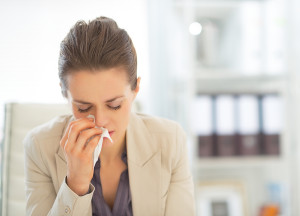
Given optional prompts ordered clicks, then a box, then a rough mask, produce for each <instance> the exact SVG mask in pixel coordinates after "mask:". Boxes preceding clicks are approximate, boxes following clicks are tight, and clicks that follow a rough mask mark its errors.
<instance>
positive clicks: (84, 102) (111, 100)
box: [73, 95, 125, 104]
mask: <svg viewBox="0 0 300 216" xmlns="http://www.w3.org/2000/svg"><path fill="white" fill-rule="evenodd" d="M122 97H125V96H124V95H122V96H117V97H114V98H112V99H109V100H107V101H105V103H110V102H113V101H114V100H117V99H119V98H122ZM73 101H74V102H76V103H81V104H92V103H90V102H86V101H82V100H73Z"/></svg>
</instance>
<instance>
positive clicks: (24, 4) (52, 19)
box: [0, 0, 300, 216]
mask: <svg viewBox="0 0 300 216" xmlns="http://www.w3.org/2000/svg"><path fill="white" fill-rule="evenodd" d="M299 9H300V2H299V1H298V0H163V1H161V0H128V1H121V0H111V1H108V0H100V1H95V0H87V1H80V0H74V1H71V0H64V1H50V0H45V1H38V0H28V1H18V0H10V1H9V0H2V1H0V18H1V20H3V22H2V28H1V34H0V57H1V61H0V62H1V63H0V143H1V149H0V150H1V154H0V155H1V156H0V163H1V171H0V176H1V212H2V213H3V212H5V215H14V212H15V210H16V209H17V208H20V209H21V210H19V211H18V212H22V211H23V209H24V208H25V199H24V197H23V196H22V194H21V195H18V196H17V198H16V199H15V200H10V199H8V195H9V194H10V193H11V192H10V191H9V190H8V189H6V188H3V187H4V186H5V187H8V185H9V184H10V183H11V182H9V181H7V176H8V175H9V173H10V169H14V167H10V166H9V157H7V155H5V154H7V151H13V150H14V149H11V148H10V147H9V146H6V144H7V142H5V140H6V139H7V137H8V136H11V134H10V133H7V130H6V127H7V124H6V123H7V122H5V121H7V119H8V117H7V115H8V112H9V109H10V107H11V105H12V104H26V105H28V104H30V105H37V106H39V105H41V104H42V105H47V104H51V106H52V105H53V104H66V103H67V101H66V100H65V99H64V98H63V97H62V96H61V92H60V87H59V80H58V76H57V59H58V53H59V43H60V41H61V40H62V39H63V38H64V36H65V35H66V33H67V32H68V30H69V29H70V27H71V26H72V25H73V24H74V23H75V22H76V21H78V20H80V19H83V20H91V19H94V18H95V17H98V16H108V17H111V18H113V19H115V20H116V21H117V23H118V24H119V26H120V27H122V28H124V29H125V30H127V32H128V33H129V35H130V36H131V38H132V40H133V43H134V45H135V47H136V50H137V55H138V75H139V76H140V77H141V91H140V93H139V95H138V97H137V100H136V104H135V110H136V111H138V112H143V113H147V114H150V115H156V116H161V117H164V118H169V119H172V120H175V121H177V122H179V123H180V124H181V125H182V126H183V128H184V129H185V131H186V133H187V138H188V139H187V142H188V153H189V159H190V165H191V168H190V169H191V171H192V174H193V179H194V186H195V204H196V212H197V215H200V216H267V215H268V216H273V215H274V216H275V215H280V216H296V215H300V205H298V200H299V199H300V184H299V182H300V181H299V180H300V157H299V156H300V148H299V147H298V146H299V143H300V133H299V131H300V115H299V111H298V110H300V103H299V101H300V88H299V87H300V41H299V38H300V30H299V29H300V28H299V23H300V14H299V13H298V11H299ZM49 106H50V105H49ZM54 106H55V105H54ZM35 112H36V111H35ZM22 115H26V113H22V112H21V114H20V115H18V118H21V120H22ZM39 115H43V114H42V113H40V114H37V116H39ZM21 120H20V119H19V121H21ZM21 122H22V121H21ZM20 157H22V156H20ZM5 160H7V161H5ZM20 161H22V160H20ZM21 166H22V164H21ZM7 167H9V168H10V169H8V168H7ZM4 171H5V172H4ZM20 178H21V177H20ZM3 182H4V183H3ZM20 188H22V185H21V186H20ZM22 192H23V191H21V193H22ZM24 194H25V193H24ZM15 206H17V207H15ZM23 212H24V211H23ZM24 215H25V213H24Z"/></svg>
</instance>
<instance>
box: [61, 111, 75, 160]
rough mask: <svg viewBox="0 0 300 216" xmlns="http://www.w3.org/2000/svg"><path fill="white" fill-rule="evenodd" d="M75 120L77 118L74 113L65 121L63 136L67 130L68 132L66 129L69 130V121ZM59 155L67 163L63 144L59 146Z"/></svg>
mask: <svg viewBox="0 0 300 216" xmlns="http://www.w3.org/2000/svg"><path fill="white" fill-rule="evenodd" d="M74 120H75V118H74V116H73V115H70V116H69V117H68V118H67V120H66V123H65V125H64V127H63V130H62V134H61V137H63V136H64V134H65V132H66V130H67V128H68V125H69V123H70V122H71V121H74ZM57 155H58V156H59V157H60V158H61V159H62V160H63V161H64V162H65V163H67V161H66V158H65V154H64V151H63V149H62V147H61V146H59V148H58V152H57Z"/></svg>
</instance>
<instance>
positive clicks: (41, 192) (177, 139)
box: [24, 114, 195, 216]
mask: <svg viewBox="0 0 300 216" xmlns="http://www.w3.org/2000/svg"><path fill="white" fill-rule="evenodd" d="M72 119H73V117H72V116H61V117H58V118H56V119H54V120H52V121H51V122H48V123H46V124H44V125H41V126H39V127H37V128H35V129H33V130H32V131H31V132H30V133H29V134H28V135H27V136H26V138H25V139H24V148H25V177H26V180H25V183H26V198H27V205H26V214H27V215H34V216H43V215H53V216H54V215H55V216H58V215H59V216H60V215H73V216H75V215H76V216H77V215H78V216H85V215H86V216H91V215H92V208H91V199H92V196H93V193H94V187H93V185H90V191H91V193H89V194H87V195H85V196H77V194H75V193H74V192H73V191H72V190H71V189H70V188H69V187H68V186H67V184H66V183H65V177H66V173H67V164H66V160H65V157H64V153H63V149H62V148H61V147H60V145H59V142H60V139H61V137H62V135H63V133H64V130H65V129H66V126H67V125H68V123H69V122H70V121H71V120H72ZM126 143H127V155H128V172H129V182H130V192H131V197H132V210H133V215H135V216H148V215H149V216H163V215H167V216H176V215H180V216H182V215H185V216H192V215H195V202H194V186H193V181H192V176H191V172H190V167H189V166H188V157H187V148H186V139H185V133H184V132H183V130H182V128H181V127H180V126H179V125H178V124H177V123H175V122H173V121H170V120H166V119H161V118H155V117H150V116H147V115H142V114H131V117H130V122H129V125H128V128H127V131H126Z"/></svg>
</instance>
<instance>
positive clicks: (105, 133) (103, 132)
mask: <svg viewBox="0 0 300 216" xmlns="http://www.w3.org/2000/svg"><path fill="white" fill-rule="evenodd" d="M88 118H93V119H94V122H95V116H93V115H88ZM96 127H97V126H96ZM97 128H100V129H101V130H102V135H101V137H100V140H99V142H98V145H97V146H96V148H95V151H94V166H95V164H96V163H97V160H98V157H99V155H100V152H101V149H102V143H103V138H104V137H107V138H108V139H109V140H110V141H111V142H113V141H112V139H111V137H110V135H109V133H108V130H107V129H106V128H104V127H97Z"/></svg>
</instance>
